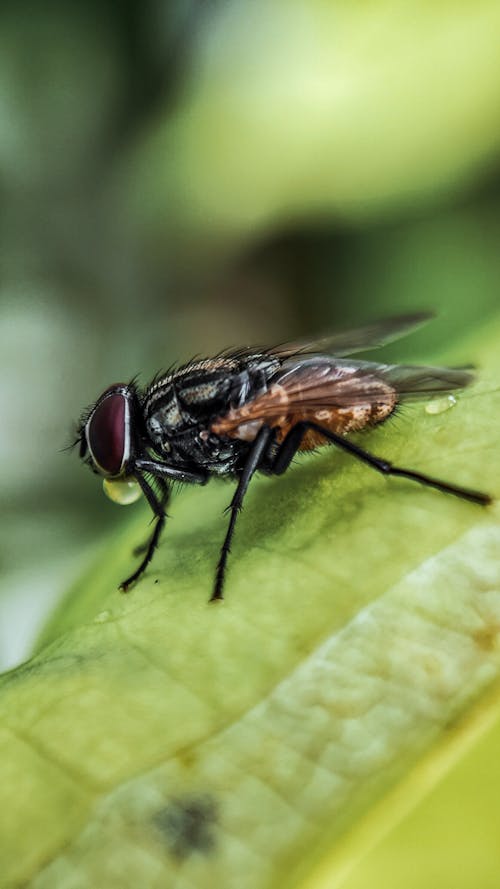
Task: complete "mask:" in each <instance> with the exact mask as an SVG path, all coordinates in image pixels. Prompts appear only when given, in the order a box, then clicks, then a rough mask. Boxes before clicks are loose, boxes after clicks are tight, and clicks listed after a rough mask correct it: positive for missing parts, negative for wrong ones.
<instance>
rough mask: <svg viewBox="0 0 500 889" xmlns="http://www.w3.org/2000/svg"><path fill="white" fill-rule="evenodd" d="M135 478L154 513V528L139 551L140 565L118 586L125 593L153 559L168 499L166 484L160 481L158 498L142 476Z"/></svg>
mask: <svg viewBox="0 0 500 889" xmlns="http://www.w3.org/2000/svg"><path fill="white" fill-rule="evenodd" d="M135 478H136V479H137V481H138V483H139V484H140V486H141V489H142V492H143V494H144V496H145V498H146V500H147V501H148V503H149V505H150V507H151V509H152V510H153V513H154V518H155V519H156V525H155V527H154V531H153V534H152V535H151V539H150V540H149V541H148V542H147V543H146V544H145V545H144V547H141V549H140V551H144V550H145V555H144V557H143V559H142V562H141V563H140V565H139V567H138V568H137V569H136V570H135V571H134V573H133V574H131V575H130V577H127V579H126V580H124V581H123V582H122V583H121V584H120V586H119V589H120V590H121V591H122V592H123V593H126V592H127V590H128V589H129V587H130V586H131V585H132V584H133V583H135V581H136V580H138V578H139V577H140V576H141V574H142V573H143V572H144V571H145V570H146V567H147V566H148V565H149V563H150V561H151V559H152V558H153V553H154V551H155V549H156V547H157V546H158V542H159V540H160V536H161V532H162V531H163V528H164V525H165V519H166V513H165V506H166V503H167V501H168V498H169V494H170V489H169V487H168V485H167V484H166V482H165V481H164V480H163V479H161V480H160V490H161V495H160V497H158V496H157V495H156V494H155V492H154V490H153V488H152V487H151V485H150V484H149V482H147V481H146V479H145V478H144V476H142V475H140V474H139V473H137V474H136V476H135Z"/></svg>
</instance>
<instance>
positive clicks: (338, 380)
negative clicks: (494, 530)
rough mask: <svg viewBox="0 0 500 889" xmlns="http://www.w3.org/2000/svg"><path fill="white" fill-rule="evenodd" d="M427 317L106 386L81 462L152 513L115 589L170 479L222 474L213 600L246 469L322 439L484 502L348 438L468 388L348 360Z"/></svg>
mask: <svg viewBox="0 0 500 889" xmlns="http://www.w3.org/2000/svg"><path fill="white" fill-rule="evenodd" d="M429 317H431V316H430V315H429V314H427V313H420V314H414V315H406V316H403V317H397V318H392V319H388V320H386V321H382V322H376V323H374V324H371V325H368V326H367V327H363V328H361V329H359V330H355V331H351V332H347V333H341V334H337V335H334V336H331V337H325V338H324V339H320V340H317V341H315V342H302V343H293V344H287V345H284V346H283V345H282V346H277V347H275V348H271V349H250V348H244V349H239V350H234V351H230V352H227V353H224V354H222V355H219V356H217V357H215V358H207V359H204V360H201V361H192V362H190V363H188V364H186V365H184V366H183V367H180V368H178V369H177V370H174V371H172V372H170V373H166V374H159V375H158V376H157V377H155V379H154V380H153V381H152V382H151V383H150V385H149V386H147V387H146V388H145V389H143V390H141V389H140V388H139V386H138V385H137V383H136V382H135V381H132V382H131V383H116V384H115V385H113V386H110V387H109V388H108V389H106V390H105V392H103V394H102V395H101V397H100V398H99V399H98V400H97V402H96V403H95V404H93V405H92V406H91V407H90V409H89V410H87V411H86V413H85V414H84V415H83V416H82V418H81V420H80V423H79V429H78V442H79V444H80V456H81V457H82V459H83V460H84V462H85V463H87V464H88V465H89V466H90V467H91V469H92V470H93V471H94V472H96V473H97V474H98V475H101V476H102V477H103V479H104V481H103V486H104V490H105V492H106V493H107V494H108V496H109V497H111V499H113V500H115V501H117V502H119V503H123V504H126V503H131V502H133V501H134V500H135V499H136V498H137V497H138V496H140V494H141V492H142V494H144V496H145V498H146V500H147V501H148V503H149V506H150V507H151V509H152V511H153V514H154V516H155V518H156V522H155V527H154V530H153V534H152V536H151V538H150V539H149V540H148V542H147V543H146V544H145V546H144V547H143V548H142V550H140V552H141V554H142V560H141V562H140V564H139V565H138V567H137V569H136V570H135V571H134V572H133V573H132V574H131V575H130V577H128V578H127V579H126V580H124V581H123V582H122V583H121V585H120V589H121V590H123V591H126V590H128V589H129V587H130V586H131V585H132V584H133V583H135V582H136V581H137V580H138V578H139V577H141V575H142V574H143V573H144V571H145V569H146V567H147V566H148V564H149V563H150V561H151V559H152V557H153V554H154V552H155V550H156V548H157V546H158V543H159V540H160V537H161V533H162V531H163V528H164V525H165V520H166V507H167V504H168V501H169V497H170V489H171V484H172V482H185V483H191V484H198V485H204V484H206V482H207V481H208V480H209V479H210V478H211V477H213V476H221V477H229V478H232V479H234V480H235V481H236V489H235V492H234V495H233V498H232V500H231V503H230V505H229V508H228V511H229V513H230V518H229V525H228V529H227V532H226V536H225V539H224V542H223V544H222V547H221V550H220V554H219V560H218V563H217V567H216V571H215V580H214V586H213V591H212V596H211V601H213V600H216V599H222V596H223V587H224V576H225V571H226V563H227V557H228V554H229V551H230V547H231V541H232V538H233V533H234V529H235V525H236V519H237V516H238V512H239V511H240V509H241V507H242V505H243V500H244V497H245V494H246V491H247V488H248V485H249V483H250V481H251V479H252V477H253V475H254V473H255V472H257V471H258V472H262V473H265V474H267V475H282V474H283V473H284V472H286V470H287V469H288V468H289V466H290V464H291V462H292V460H293V458H294V457H295V455H296V454H297V453H298V452H300V451H309V450H313V449H315V448H317V447H319V446H320V445H324V444H327V443H331V444H334V445H336V446H337V447H338V448H340V449H341V450H344V451H347V452H348V453H349V454H351V455H352V456H353V457H356V458H357V459H358V460H361V461H362V462H363V463H366V464H368V465H369V466H371V467H373V469H376V470H377V471H378V472H381V473H383V474H384V475H393V476H403V477H404V478H408V479H412V480H414V481H417V482H420V484H423V485H428V486H430V487H433V488H437V489H438V490H440V491H444V492H445V493H447V494H454V495H455V496H456V497H461V498H463V499H464V500H470V501H472V502H473V503H479V504H482V505H485V504H488V503H490V502H491V497H490V496H489V495H488V494H483V493H481V492H480V491H474V490H470V489H469V488H463V487H460V486H459V485H455V484H452V483H450V482H446V481H442V480H441V479H437V478H432V477H431V476H428V475H424V474H423V473H421V472H417V471H414V470H412V469H404V468H402V467H400V466H394V465H392V464H391V463H389V462H388V461H387V460H384V459H382V458H380V457H377V456H375V455H374V454H371V453H369V452H368V451H365V450H364V449H363V448H361V447H359V445H358V444H356V443H354V442H353V441H351V440H350V439H349V438H348V437H347V436H348V435H349V434H350V433H352V432H359V431H361V430H363V429H369V428H370V427H373V426H376V425H378V424H379V423H382V422H384V421H385V420H387V419H388V418H389V417H390V416H391V415H392V414H393V413H394V410H395V409H396V407H397V406H398V405H399V404H400V403H401V402H405V401H408V400H410V399H427V398H429V397H432V396H434V395H438V394H443V395H445V394H447V393H451V392H454V391H455V390H457V389H462V388H464V387H465V386H468V385H469V384H470V383H471V382H472V380H473V378H474V377H473V374H472V373H471V372H470V370H467V369H464V368H447V367H425V366H412V365H394V364H378V363H375V362H371V361H358V360H353V359H351V358H350V357H347V356H350V355H352V354H353V353H356V352H359V351H362V350H364V349H368V348H374V347H377V346H381V345H383V344H384V343H387V342H390V341H391V340H394V339H396V338H397V337H400V336H403V335H404V334H407V333H409V332H410V331H411V330H413V329H414V328H415V327H417V326H418V325H420V324H421V323H423V322H424V321H427V320H428V319H429Z"/></svg>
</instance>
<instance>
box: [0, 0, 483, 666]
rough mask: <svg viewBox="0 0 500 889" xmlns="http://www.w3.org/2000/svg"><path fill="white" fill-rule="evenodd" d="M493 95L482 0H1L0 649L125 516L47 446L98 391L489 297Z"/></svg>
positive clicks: (66, 435)
mask: <svg viewBox="0 0 500 889" xmlns="http://www.w3.org/2000/svg"><path fill="white" fill-rule="evenodd" d="M499 109H500V5H499V4H498V2H497V0H490V2H480V0H474V2H472V0H470V2H460V0H455V2H444V0H437V2H433V3H430V2H418V3H417V2H408V3H404V4H402V3H395V2H389V0H378V2H375V3H371V4H367V3H362V2H348V3H347V2H340V0H336V2H327V0H287V2H284V0H253V2H251V3H248V2H247V3H244V2H239V0H210V2H196V0H183V2H182V0H179V2H176V0H169V2H167V0H144V2H142V3H140V4H138V3H131V2H123V3H121V4H112V3H106V2H97V0H87V2H86V3H85V4H80V5H77V4H68V3H62V2H60V3H58V2H54V0H49V2H45V3H44V4H40V3H32V4H29V3H26V2H21V3H7V2H3V3H2V4H1V5H0V172H1V186H0V187H1V189H2V199H1V206H2V214H1V219H0V232H1V234H0V237H1V253H0V256H1V266H0V268H1V283H0V362H1V365H2V367H1V373H0V381H1V383H0V397H1V418H2V422H1V423H0V466H1V484H2V491H3V496H2V535H1V538H0V562H1V584H0V666H2V667H5V666H9V665H12V664H14V663H16V662H18V661H19V660H20V659H22V658H24V657H26V655H27V653H28V652H29V647H30V644H31V642H32V640H33V637H34V634H35V632H36V629H37V627H38V626H39V624H40V621H42V620H43V617H44V615H46V614H47V613H48V611H49V610H50V608H51V607H52V606H53V604H54V603H55V602H56V601H57V599H58V598H59V596H60V595H61V594H62V593H63V591H64V589H65V587H66V586H67V584H68V582H69V581H70V580H71V579H72V578H74V577H76V576H77V575H78V573H79V572H80V570H81V567H82V565H83V564H84V563H86V562H87V561H88V559H89V557H90V555H91V553H92V552H93V549H94V548H95V546H96V545H98V544H99V542H100V541H102V539H103V537H104V536H105V535H106V532H107V529H108V528H110V527H111V526H112V525H116V523H118V522H119V521H120V520H123V519H124V518H126V515H124V514H123V513H120V511H119V510H117V508H116V507H115V506H114V505H113V504H111V503H109V502H108V501H106V500H105V499H104V497H103V496H102V492H101V488H100V484H99V483H98V482H97V481H96V480H95V479H94V478H92V477H91V476H90V474H89V473H88V471H85V470H84V469H83V468H82V467H81V466H79V464H78V460H77V458H76V456H75V455H72V454H68V453H64V452H62V453H61V451H60V449H61V448H63V447H64V445H66V444H68V443H69V442H71V440H72V429H73V427H74V423H75V421H76V420H77V419H78V416H79V414H80V412H81V409H82V408H83V406H84V405H86V404H87V403H89V402H91V401H92V400H94V399H95V398H96V397H97V395H99V393H100V392H101V391H102V390H103V389H104V388H105V387H106V386H108V385H109V384H111V383H112V382H115V381H118V380H128V379H129V378H131V377H132V376H133V375H134V374H136V373H137V372H140V373H141V380H142V381H143V382H146V381H147V380H148V378H149V377H150V376H151V375H152V374H153V373H154V372H155V371H157V370H159V369H160V368H162V367H165V366H167V365H169V364H171V363H172V362H173V361H182V360H186V359H188V358H190V357H191V356H192V355H194V354H198V353H202V354H203V353H205V354H210V353H212V352H214V351H217V350H219V349H221V348H223V347H226V346H230V345H237V344H248V343H262V342H265V343H272V342H273V341H283V340H286V339H288V338H291V337H295V336H301V335H308V334H315V333H321V332H324V331H328V330H331V329H334V328H335V327H336V326H347V327H348V326H350V325H352V324H355V323H357V322H364V321H366V320H367V319H369V318H374V317H380V316H384V315H390V314H391V313H399V312H404V311H407V310H408V311H414V310H416V309H419V308H425V309H434V310H436V311H437V312H438V314H439V317H438V320H437V321H436V322H435V323H434V324H432V325H430V326H429V327H427V328H426V329H424V330H422V331H420V332H419V333H418V334H416V335H415V336H414V337H413V338H412V339H411V340H408V342H407V343H406V342H404V343H400V344H397V345H395V346H393V347H391V349H390V350H389V351H388V353H386V354H390V355H391V357H397V358H399V359H401V360H415V359H419V358H423V357H427V358H433V357H434V356H439V355H440V354H443V353H445V352H446V350H447V349H448V347H449V346H450V345H452V344H453V343H456V342H458V341H459V340H460V339H461V338H462V337H463V336H464V334H465V333H466V332H467V331H469V330H470V329H471V328H473V327H474V326H476V325H477V324H479V323H480V322H484V321H485V320H487V319H488V317H490V316H491V317H492V316H493V315H494V314H495V313H496V312H497V310H498V284H499V277H500V254H499V248H498V244H499V240H500V165H499V148H500V110H499ZM469 359H471V360H474V356H473V355H472V356H471V355H467V354H464V360H469Z"/></svg>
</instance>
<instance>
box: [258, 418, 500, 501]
mask: <svg viewBox="0 0 500 889" xmlns="http://www.w3.org/2000/svg"><path fill="white" fill-rule="evenodd" d="M308 429H313V430H314V431H315V432H319V433H320V434H321V435H323V436H324V437H325V438H326V439H328V441H331V442H332V443H333V444H335V445H337V446H338V447H339V448H342V450H344V451H347V452H348V453H349V454H351V455H352V456H353V457H356V458H357V459H358V460H361V461H362V462H363V463H366V464H367V465H368V466H371V467H372V468H373V469H376V470H377V471H378V472H381V473H382V474H383V475H394V476H401V477H403V478H409V479H411V480H412V481H416V482H419V483H420V484H422V485H427V486H428V487H430V488H437V489H438V491H443V492H444V493H445V494H453V495H454V496H455V497H461V498H462V499H463V500H470V501H471V502H472V503H479V504H481V505H483V506H485V505H487V504H488V503H491V502H492V498H491V497H490V496H489V494H483V493H482V492H481V491H474V490H471V489H470V488H462V487H460V486H459V485H453V484H450V483H449V482H444V481H442V480H441V479H438V478H433V477H432V476H430V475H424V474H423V473H422V472H415V471H414V470H413V469H404V468H403V467H401V466H393V464H392V463H389V461H388V460H383V459H382V458H381V457H375V455H374V454H370V453H368V451H364V450H363V449H362V448H360V447H359V446H358V445H356V444H354V442H352V441H349V440H348V439H347V438H344V437H343V436H341V435H336V434H335V432H331V431H330V429H325V427H324V426H321V425H319V424H318V423H313V422H302V423H297V425H296V426H294V427H293V429H291V430H290V432H289V433H288V435H287V437H286V438H285V440H284V441H283V443H282V444H281V447H280V448H279V450H278V453H277V454H276V458H275V461H274V464H273V470H272V471H273V474H275V475H281V474H282V473H283V472H285V470H286V469H288V467H289V465H290V463H291V462H292V460H293V458H294V456H295V454H296V453H297V450H298V449H299V447H300V443H301V441H302V438H303V436H304V434H305V433H306V432H307V430H308Z"/></svg>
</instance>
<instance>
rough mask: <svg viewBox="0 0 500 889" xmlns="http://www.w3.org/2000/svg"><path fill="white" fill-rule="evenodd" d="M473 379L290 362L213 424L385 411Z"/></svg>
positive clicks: (330, 361) (321, 359) (406, 369)
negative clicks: (361, 407) (359, 409)
mask: <svg viewBox="0 0 500 889" xmlns="http://www.w3.org/2000/svg"><path fill="white" fill-rule="evenodd" d="M473 379H474V375H473V374H472V372H471V371H470V370H469V369H467V368H449V367H428V366H411V365H396V364H392V365H391V364H376V363H373V362H370V361H347V360H342V359H337V358H332V357H329V356H327V355H315V356H311V357H307V358H304V359H303V360H297V358H289V359H287V360H286V361H284V362H283V365H282V367H281V370H280V371H279V373H277V374H276V376H275V377H274V378H273V379H272V380H271V382H270V385H269V388H268V389H267V391H266V392H263V393H261V394H260V395H257V396H256V397H255V398H253V399H251V400H250V401H248V402H246V403H245V404H243V405H241V407H238V408H233V409H231V410H229V411H228V412H227V414H225V415H224V416H222V417H219V418H218V419H217V421H216V422H215V423H214V425H213V429H214V431H217V432H219V433H224V432H228V433H229V432H231V431H233V430H235V429H236V428H237V427H238V426H239V425H240V424H243V423H248V422H251V421H262V422H264V423H266V422H269V423H271V424H272V423H273V422H276V421H277V418H283V417H285V416H288V417H292V416H293V415H294V414H298V413H300V414H301V415H304V414H307V413H311V414H312V413H314V412H316V411H319V410H323V409H325V410H335V409H341V408H351V407H356V406H358V405H371V406H373V407H374V408H376V407H377V406H381V407H383V406H384V405H387V404H388V403H389V402H392V403H397V402H399V401H407V400H410V399H419V398H420V399H422V398H428V397H430V396H432V395H436V394H438V393H446V392H453V391H455V390H456V389H463V388H464V387H465V386H468V385H469V384H470V383H471V382H472V380H473Z"/></svg>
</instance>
